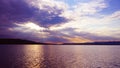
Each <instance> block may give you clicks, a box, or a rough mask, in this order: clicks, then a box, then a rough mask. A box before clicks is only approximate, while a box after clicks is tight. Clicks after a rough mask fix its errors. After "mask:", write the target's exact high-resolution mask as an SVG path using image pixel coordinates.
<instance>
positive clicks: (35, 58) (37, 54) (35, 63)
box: [24, 45, 43, 68]
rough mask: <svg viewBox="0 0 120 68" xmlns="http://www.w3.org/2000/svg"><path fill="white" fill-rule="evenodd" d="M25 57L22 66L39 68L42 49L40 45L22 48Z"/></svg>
mask: <svg viewBox="0 0 120 68" xmlns="http://www.w3.org/2000/svg"><path fill="white" fill-rule="evenodd" d="M24 48H25V49H24V51H25V56H24V60H25V62H24V64H25V67H27V68H40V67H41V66H40V63H41V62H42V60H43V58H41V57H42V55H43V49H42V46H40V45H27V46H25V47H24Z"/></svg>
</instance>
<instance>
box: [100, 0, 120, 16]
mask: <svg viewBox="0 0 120 68" xmlns="http://www.w3.org/2000/svg"><path fill="white" fill-rule="evenodd" d="M106 2H107V4H108V7H107V8H105V9H103V10H102V11H101V12H100V13H103V14H106V15H108V14H112V13H114V12H116V11H120V0H109V1H106Z"/></svg>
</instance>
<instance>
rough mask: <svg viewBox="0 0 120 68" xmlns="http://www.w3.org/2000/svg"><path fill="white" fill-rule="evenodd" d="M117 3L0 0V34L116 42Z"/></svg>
mask: <svg viewBox="0 0 120 68" xmlns="http://www.w3.org/2000/svg"><path fill="white" fill-rule="evenodd" d="M119 2H120V1H119V0H114V1H112V0H20V1H18V0H0V6H1V7H0V37H18V38H19V37H21V38H26V37H27V38H28V37H29V39H32V40H35V41H40V40H42V41H44V42H59V43H61V42H75V43H77V42H78V43H79V42H95V41H120V27H119V25H120V7H119V6H120V4H118V3H119ZM8 33H9V34H8ZM16 33H17V34H16ZM43 39H44V40H43Z"/></svg>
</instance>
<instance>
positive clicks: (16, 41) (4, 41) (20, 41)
mask: <svg viewBox="0 0 120 68" xmlns="http://www.w3.org/2000/svg"><path fill="white" fill-rule="evenodd" d="M0 44H41V45H120V41H112V42H111V41H110V42H90V43H61V44H57V43H41V42H34V41H30V40H23V39H0Z"/></svg>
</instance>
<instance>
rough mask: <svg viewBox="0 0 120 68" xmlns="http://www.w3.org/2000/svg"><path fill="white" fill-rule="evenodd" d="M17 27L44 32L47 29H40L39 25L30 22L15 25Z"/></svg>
mask: <svg viewBox="0 0 120 68" xmlns="http://www.w3.org/2000/svg"><path fill="white" fill-rule="evenodd" d="M15 24H16V25H18V26H21V27H24V28H28V29H30V30H37V31H39V30H44V29H45V28H43V27H40V26H39V25H37V24H35V23H32V22H28V23H24V24H17V23H15Z"/></svg>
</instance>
